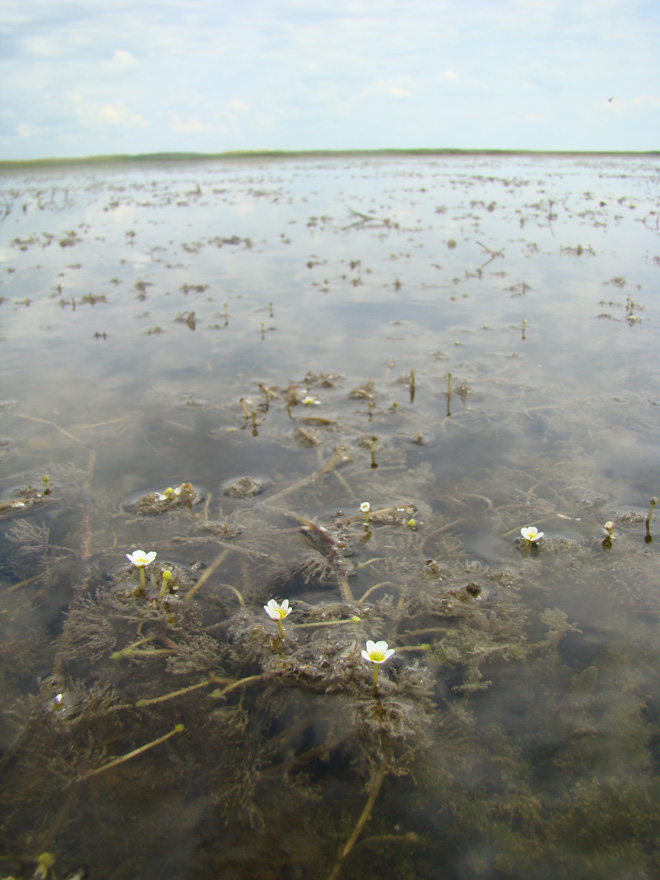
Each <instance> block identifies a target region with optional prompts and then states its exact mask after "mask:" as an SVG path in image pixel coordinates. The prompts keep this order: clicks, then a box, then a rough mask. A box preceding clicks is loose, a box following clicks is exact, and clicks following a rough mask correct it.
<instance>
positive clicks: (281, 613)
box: [264, 599, 293, 639]
mask: <svg viewBox="0 0 660 880" xmlns="http://www.w3.org/2000/svg"><path fill="white" fill-rule="evenodd" d="M292 610H293V609H292V608H290V606H289V600H288V599H282V604H281V605H280V604H279V603H278V601H277V600H276V599H269V600H268V604H267V605H264V611H265V612H266V614H267V615H268V616H269V617H270V619H271V620H274V621H275V623H276V624H277V629H278V630H279V633H280V638H281V639H284V638H285V635H284V627H283V626H282V621H283V620H284V618H285V617H288V616H289V614H291V611H292Z"/></svg>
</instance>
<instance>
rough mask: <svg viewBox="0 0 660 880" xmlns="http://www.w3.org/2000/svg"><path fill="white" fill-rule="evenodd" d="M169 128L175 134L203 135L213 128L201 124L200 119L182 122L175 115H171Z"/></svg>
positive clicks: (207, 124) (209, 125)
mask: <svg viewBox="0 0 660 880" xmlns="http://www.w3.org/2000/svg"><path fill="white" fill-rule="evenodd" d="M171 128H172V131H175V132H176V133H177V134H204V133H205V132H207V131H211V130H212V129H213V126H212V125H211V124H210V123H208V122H202V120H201V119H187V120H183V119H181V117H180V116H178V115H177V114H176V113H173V114H172V121H171Z"/></svg>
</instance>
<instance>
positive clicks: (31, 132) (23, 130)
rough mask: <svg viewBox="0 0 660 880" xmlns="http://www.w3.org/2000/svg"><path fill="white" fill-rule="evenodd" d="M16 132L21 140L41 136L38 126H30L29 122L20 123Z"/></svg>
mask: <svg viewBox="0 0 660 880" xmlns="http://www.w3.org/2000/svg"><path fill="white" fill-rule="evenodd" d="M16 131H17V133H18V136H19V137H20V138H27V137H34V136H35V135H37V134H39V133H40V132H41V129H40V128H39V126H37V125H30V124H29V123H27V122H19V123H18V125H17V126H16Z"/></svg>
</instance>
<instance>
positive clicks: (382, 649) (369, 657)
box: [362, 639, 394, 690]
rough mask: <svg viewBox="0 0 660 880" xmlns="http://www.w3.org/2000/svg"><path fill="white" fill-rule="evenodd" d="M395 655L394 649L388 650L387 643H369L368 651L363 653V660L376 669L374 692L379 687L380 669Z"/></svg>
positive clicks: (370, 641) (369, 641)
mask: <svg viewBox="0 0 660 880" xmlns="http://www.w3.org/2000/svg"><path fill="white" fill-rule="evenodd" d="M392 654H394V648H388V647H387V642H382V641H381V642H374V641H372V640H371V639H369V640H368V641H367V648H366V651H362V659H363V660H366V661H367V663H371V664H372V665H373V667H374V690H375V689H376V688H377V687H378V667H379V666H380V665H381V663H386V662H387V661H388V660H389V659H390V657H391V656H392Z"/></svg>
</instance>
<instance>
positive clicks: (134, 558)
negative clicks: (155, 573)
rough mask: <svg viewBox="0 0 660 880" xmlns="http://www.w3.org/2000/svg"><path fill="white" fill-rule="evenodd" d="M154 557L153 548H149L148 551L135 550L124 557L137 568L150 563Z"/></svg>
mask: <svg viewBox="0 0 660 880" xmlns="http://www.w3.org/2000/svg"><path fill="white" fill-rule="evenodd" d="M155 558H156V551H155V550H150V551H149V553H145V552H144V550H135V551H134V552H133V553H127V554H126V559H128V561H129V562H132V563H133V565H135V566H137V567H138V568H143V567H144V566H145V565H151V563H152V562H153V561H154V559H155Z"/></svg>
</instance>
